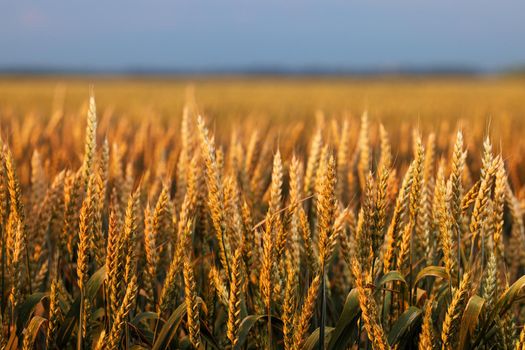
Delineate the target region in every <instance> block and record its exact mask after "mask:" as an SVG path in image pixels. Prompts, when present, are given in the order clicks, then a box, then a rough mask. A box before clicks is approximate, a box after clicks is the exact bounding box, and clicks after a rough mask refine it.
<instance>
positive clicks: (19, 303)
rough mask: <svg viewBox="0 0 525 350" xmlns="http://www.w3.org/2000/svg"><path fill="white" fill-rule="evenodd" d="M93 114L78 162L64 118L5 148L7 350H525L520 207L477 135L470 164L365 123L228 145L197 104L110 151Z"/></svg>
mask: <svg viewBox="0 0 525 350" xmlns="http://www.w3.org/2000/svg"><path fill="white" fill-rule="evenodd" d="M86 109H87V127H86V129H85V130H86V131H85V146H84V152H83V154H81V155H80V156H78V154H77V153H75V152H76V151H75V149H74V147H68V146H64V145H60V142H61V141H63V140H66V139H67V137H62V138H61V137H58V136H57V137H55V136H53V135H54V133H55V132H58V131H57V130H58V128H59V124H60V123H61V121H60V118H58V119H57V118H51V119H50V120H49V121H48V123H47V125H45V126H43V127H42V128H41V133H42V134H45V135H47V136H46V137H45V138H39V137H40V136H39V135H34V128H30V126H28V125H25V127H27V128H29V130H33V131H32V132H24V131H23V129H24V128H23V127H21V126H20V124H16V123H15V122H13V125H12V126H11V127H12V129H13V130H14V131H13V132H14V134H11V135H16V137H15V136H12V138H11V140H10V142H2V144H1V148H2V149H1V158H0V227H1V233H2V241H1V249H2V251H1V284H0V287H1V291H0V302H1V310H0V311H1V313H0V316H1V320H0V322H1V328H0V344H1V347H2V349H16V348H23V349H31V348H36V349H55V348H60V349H62V348H77V349H91V348H95V349H119V348H122V349H167V348H173V349H190V348H194V349H259V348H266V349H314V348H319V349H356V348H358V349H369V348H372V349H390V348H394V349H438V348H442V349H474V348H476V349H496V348H498V349H499V348H501V349H512V348H516V349H525V328H523V325H522V324H520V320H521V322H522V321H523V320H524V319H525V317H524V316H525V308H524V307H523V306H524V305H523V300H524V295H523V294H524V292H522V289H523V288H522V287H523V286H524V285H525V276H521V273H522V271H523V267H525V230H524V222H523V205H522V202H521V201H520V199H519V198H518V197H519V196H517V195H516V194H515V191H513V188H512V185H511V183H510V181H509V180H508V177H507V173H506V164H505V163H506V160H505V159H504V158H502V156H501V155H498V154H494V153H495V152H494V151H493V150H492V146H491V142H490V140H489V138H488V137H487V138H486V139H485V141H484V143H483V146H482V149H480V151H479V154H480V157H481V158H477V159H480V161H479V163H478V164H479V166H475V165H469V164H475V163H473V162H470V163H469V162H468V161H467V159H468V157H474V158H476V157H477V155H472V154H467V151H466V145H464V140H463V135H462V133H461V132H457V133H454V134H451V133H450V132H449V135H448V136H449V140H450V141H451V142H450V146H449V147H448V148H443V146H439V147H438V142H437V137H436V135H434V134H432V133H430V134H428V135H426V137H424V138H423V136H421V135H420V134H419V133H418V132H417V131H414V132H413V134H412V135H411V137H410V141H409V140H407V139H404V140H400V143H401V144H402V145H401V146H402V147H404V148H406V149H407V150H408V151H407V152H405V153H399V152H393V151H392V147H391V143H390V139H389V134H388V133H387V130H385V128H384V127H383V126H382V125H380V124H378V125H372V126H370V125H369V121H368V117H367V114H366V113H364V114H363V116H362V117H361V120H360V121H359V120H358V121H357V122H354V121H352V122H350V121H348V120H342V121H341V120H339V121H334V122H333V123H332V124H329V123H324V124H323V123H321V122H320V123H318V124H317V126H316V127H313V128H312V130H309V131H308V132H303V133H302V134H301V135H302V136H301V138H302V140H303V142H304V144H305V145H306V146H305V147H301V146H300V145H299V143H297V144H296V143H295V141H294V138H293V137H290V139H288V141H287V140H286V138H285V137H284V136H282V135H281V134H278V133H277V132H271V131H268V132H261V130H255V129H253V130H251V132H250V133H247V132H246V133H239V132H235V131H234V132H232V136H231V140H230V142H229V143H228V142H224V145H223V146H221V145H220V144H219V142H216V140H215V138H214V136H213V135H212V133H211V132H210V131H209V129H208V127H207V126H206V123H205V121H204V119H203V118H201V117H199V116H198V115H197V113H193V109H192V108H190V107H188V108H185V110H184V112H183V116H182V123H181V124H180V125H177V126H175V127H171V128H168V129H167V130H165V131H158V130H157V131H158V132H157V133H156V134H155V135H156V136H157V137H155V138H148V137H147V135H151V134H148V133H147V131H145V130H147V129H148V128H152V127H154V126H152V125H151V124H147V123H145V122H144V121H143V122H139V125H135V126H130V125H128V124H127V122H126V121H125V120H119V121H118V122H117V123H115V124H113V125H111V128H113V129H114V130H117V131H116V132H114V133H113V134H112V138H114V139H113V140H112V139H111V138H110V139H109V140H108V139H104V138H103V137H101V136H100V132H99V133H97V115H96V107H95V99H94V97H91V98H90V101H89V105H88V107H87V108H86ZM31 123H32V124H34V122H31ZM77 124H80V125H82V126H79V127H78V129H79V130H82V128H84V126H83V123H79V122H78V121H77ZM141 125H147V126H146V127H142V126H141ZM329 125H332V127H331V128H330V127H329ZM351 125H353V126H354V127H351ZM353 130H356V132H353ZM62 132H63V133H70V135H69V138H71V137H75V136H78V135H79V133H81V132H75V131H74V130H73V129H71V130H62ZM372 132H374V133H375V135H376V136H377V137H375V138H373V139H372V138H371V137H370V135H371V133H372ZM294 133H295V134H297V133H296V132H294V129H293V126H292V129H291V132H290V134H294ZM137 135H138V136H137ZM276 135H281V136H280V137H279V138H276V137H275V136H276ZM308 135H312V136H311V137H309V136H308ZM217 136H218V137H219V136H221V135H217ZM222 136H223V135H222ZM35 140H40V141H39V142H37V141H35ZM42 140H44V141H45V142H42ZM423 140H424V142H423ZM441 144H442V142H441ZM110 145H111V147H110ZM149 145H152V147H148V146H149ZM401 146H400V147H401ZM38 148H40V150H42V152H43V153H39V152H38ZM41 154H45V155H46V157H45V159H43V158H44V157H42V156H41ZM393 154H397V155H398V156H397V155H396V156H393ZM77 159H78V160H79V161H76V160H77ZM68 162H69V163H68ZM21 164H26V165H25V168H23V167H22V165H21ZM27 164H30V166H29V165H27ZM57 165H61V166H62V167H59V168H57ZM21 168H23V169H26V168H29V169H30V171H29V172H27V171H26V172H25V173H24V172H23V171H22V172H21V171H18V170H19V169H21ZM61 169H64V170H61ZM26 173H27V174H26Z"/></svg>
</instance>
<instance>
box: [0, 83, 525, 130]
mask: <svg viewBox="0 0 525 350" xmlns="http://www.w3.org/2000/svg"><path fill="white" fill-rule="evenodd" d="M90 86H93V87H94V89H95V93H96V97H97V104H98V105H99V106H100V108H101V110H106V111H107V112H111V114H114V115H115V116H116V117H120V116H126V117H132V118H144V117H147V118H152V117H153V118H161V119H162V120H164V121H165V122H170V121H172V120H173V119H174V118H178V117H180V113H181V111H182V107H183V105H184V102H185V100H186V99H187V98H188V95H192V96H193V98H194V99H195V102H196V103H197V105H198V107H199V110H200V112H201V113H202V114H205V115H206V117H207V118H211V119H212V120H215V119H216V120H222V121H224V120H225V119H228V120H231V121H242V120H243V119H246V118H248V117H250V118H251V117H255V118H258V119H260V120H261V121H262V122H264V121H272V122H275V121H277V122H278V121H283V120H284V121H286V122H290V121H296V120H303V121H309V120H310V119H311V118H314V115H315V111H317V110H322V111H323V112H324V113H325V114H327V115H330V116H335V117H344V116H352V115H353V116H355V115H360V114H361V113H362V112H363V111H364V110H365V109H366V110H368V112H369V114H370V118H371V120H376V121H380V122H382V123H384V124H386V125H389V124H391V123H398V122H399V121H400V120H403V122H407V123H414V122H415V123H419V124H420V127H421V128H423V129H426V128H433V127H436V126H437V125H438V124H439V123H441V121H447V120H448V121H451V122H455V121H458V122H459V123H461V122H462V121H475V122H476V124H481V125H485V126H488V125H489V123H490V124H492V125H491V131H496V132H497V131H499V130H500V129H501V127H505V128H507V127H510V124H509V123H510V122H512V123H519V124H521V123H522V119H523V117H524V115H525V106H524V105H523V101H524V100H525V78H518V77H517V78H510V77H507V78H505V77H491V76H482V77H376V78H344V77H343V78H334V77H326V78H323V77H267V76H263V77H256V76H255V77H246V76H244V77H236V76H221V77H178V78H155V77H138V78H137V77H135V78H125V77H103V76H99V77H96V76H95V77H31V76H24V77H16V76H15V77H9V76H4V77H0V109H1V111H2V116H3V117H4V118H5V117H6V116H8V115H10V114H25V113H34V114H37V115H39V116H40V117H43V118H47V117H49V114H50V113H51V111H52V109H53V104H56V103H57V100H60V103H61V104H63V106H64V110H65V112H66V113H67V112H70V113H76V112H77V111H78V108H79V107H80V106H82V105H83V104H85V103H86V101H87V96H88V93H89V88H90ZM464 126H465V127H466V126H467V125H466V124H465V125H464Z"/></svg>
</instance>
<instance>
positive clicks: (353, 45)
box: [0, 0, 525, 70]
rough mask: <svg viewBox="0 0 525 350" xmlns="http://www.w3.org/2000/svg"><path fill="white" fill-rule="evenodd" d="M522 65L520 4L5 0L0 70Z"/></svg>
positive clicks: (467, 0)
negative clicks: (43, 68) (23, 67)
mask: <svg viewBox="0 0 525 350" xmlns="http://www.w3.org/2000/svg"><path fill="white" fill-rule="evenodd" d="M524 63H525V1H523V0H516V1H510V0H498V1H496V0H491V1H487V0H454V1H452V0H441V1H430V0H388V1H378V0H377V1H374V0H362V1H353V0H340V1H339V0H325V1H322V0H318V1H313V0H260V1H255V0H188V1H174V0H172V1H167V0H166V1H164V0H160V1H138V0H127V1H124V0H110V1H77V0H72V1H42V0H39V1H27V0H17V1H8V0H0V68H1V67H12V66H16V67H20V66H27V67H31V66H33V67H54V68H77V69H78V68H81V69H129V68H144V69H146V68H157V69H162V68H172V69H210V68H211V69H215V68H243V67H257V66H259V67H260V66H265V67H270V66H274V67H275V66H278V67H288V68H302V67H312V66H317V67H345V68H354V69H362V68H381V69H395V68H396V67H411V66H416V67H429V66H437V65H439V66H443V65H464V66H473V67H477V68H481V69H486V70H494V69H500V68H505V67H509V66H514V65H521V64H524Z"/></svg>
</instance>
